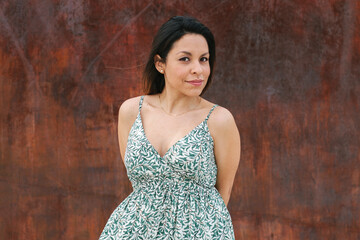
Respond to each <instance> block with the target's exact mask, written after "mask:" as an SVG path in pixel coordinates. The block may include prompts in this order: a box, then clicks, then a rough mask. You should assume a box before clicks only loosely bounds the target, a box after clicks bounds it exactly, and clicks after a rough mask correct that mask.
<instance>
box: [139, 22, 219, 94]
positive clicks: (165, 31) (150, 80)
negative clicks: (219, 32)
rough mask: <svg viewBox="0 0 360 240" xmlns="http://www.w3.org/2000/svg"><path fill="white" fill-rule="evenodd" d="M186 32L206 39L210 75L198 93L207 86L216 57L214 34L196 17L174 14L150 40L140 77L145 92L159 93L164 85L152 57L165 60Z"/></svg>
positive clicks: (162, 77)
mask: <svg viewBox="0 0 360 240" xmlns="http://www.w3.org/2000/svg"><path fill="white" fill-rule="evenodd" d="M188 33H195V34H200V35H202V36H203V37H204V38H205V39H206V42H207V45H208V48H209V55H210V56H209V65H210V75H209V78H208V81H207V83H206V85H205V87H204V89H203V91H202V92H201V94H200V95H202V94H203V93H204V92H205V91H206V89H207V88H208V87H209V85H210V83H211V79H212V73H213V69H214V64H215V58H216V56H215V39H214V36H213V34H212V33H211V31H210V29H209V28H207V27H206V26H205V25H204V24H202V23H200V22H199V21H198V20H197V19H195V18H192V17H185V16H176V17H172V18H170V19H169V20H168V21H167V22H166V23H164V24H163V25H162V26H161V27H160V29H159V31H158V32H157V34H156V35H155V37H154V40H153V42H152V49H151V52H150V55H149V58H148V61H147V63H146V66H145V69H144V72H143V77H142V78H143V84H144V92H145V94H149V95H152V94H157V93H161V92H162V91H163V89H164V87H165V79H164V75H163V74H161V73H159V72H158V71H157V69H156V68H155V63H154V57H155V56H156V55H157V54H158V55H159V56H160V57H161V59H162V61H166V57H167V55H168V53H169V51H170V50H171V48H172V46H173V45H174V43H175V42H176V41H177V40H179V39H180V38H181V37H182V36H184V35H185V34H188Z"/></svg>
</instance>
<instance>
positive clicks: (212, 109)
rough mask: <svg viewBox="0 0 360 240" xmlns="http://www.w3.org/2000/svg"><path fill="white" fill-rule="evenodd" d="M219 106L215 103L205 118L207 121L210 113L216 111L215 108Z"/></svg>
mask: <svg viewBox="0 0 360 240" xmlns="http://www.w3.org/2000/svg"><path fill="white" fill-rule="evenodd" d="M217 106H218V105H217V104H215V105H214V106H213V107H212V108H211V109H210V111H209V114H208V115H207V116H206V118H205V121H207V120H208V119H209V117H210V114H211V113H212V111H214V109H215V108H216V107H217Z"/></svg>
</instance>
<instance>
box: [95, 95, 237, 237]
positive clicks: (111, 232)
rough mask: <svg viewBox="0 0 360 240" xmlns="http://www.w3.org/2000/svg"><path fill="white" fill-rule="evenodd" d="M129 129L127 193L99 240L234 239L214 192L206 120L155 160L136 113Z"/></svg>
mask: <svg viewBox="0 0 360 240" xmlns="http://www.w3.org/2000/svg"><path fill="white" fill-rule="evenodd" d="M143 99H144V96H141V98H140V103H139V113H138V115H137V118H136V120H135V122H134V124H133V126H132V128H131V130H130V133H129V137H128V142H127V148H126V151H125V160H124V162H125V166H126V169H127V175H128V177H129V179H130V181H131V183H132V186H133V189H134V190H133V192H132V193H130V195H129V196H128V197H127V198H126V199H125V200H124V201H123V202H121V203H120V205H119V206H118V207H117V208H116V209H115V210H114V212H113V213H112V214H111V216H110V218H109V220H108V222H107V224H106V226H105V228H104V230H103V232H102V234H101V236H100V240H105V239H147V240H148V239H235V237H234V230H233V225H232V221H231V217H230V214H229V212H228V209H227V208H226V205H225V203H224V201H223V199H222V197H221V195H220V194H219V192H218V191H217V189H216V188H215V183H216V175H217V166H216V162H215V157H214V151H213V150H214V143H213V139H212V137H211V135H210V132H209V129H208V125H207V120H208V118H209V116H210V114H211V112H212V111H213V110H214V108H215V107H216V106H217V105H214V106H213V107H212V109H211V110H210V112H209V114H208V115H207V117H206V118H205V120H204V121H203V122H201V123H200V124H199V125H198V126H196V127H195V128H194V129H193V130H192V131H191V132H189V133H188V134H187V135H186V136H184V137H183V138H181V139H180V140H179V141H177V142H176V143H175V144H174V145H173V146H172V147H171V148H170V149H169V150H168V151H167V152H166V154H165V155H164V156H163V157H161V156H160V155H159V153H158V152H157V151H156V150H155V148H154V147H153V146H152V145H151V144H150V142H149V140H148V139H147V137H146V136H145V131H144V128H143V124H142V120H141V115H140V110H141V106H142V102H143Z"/></svg>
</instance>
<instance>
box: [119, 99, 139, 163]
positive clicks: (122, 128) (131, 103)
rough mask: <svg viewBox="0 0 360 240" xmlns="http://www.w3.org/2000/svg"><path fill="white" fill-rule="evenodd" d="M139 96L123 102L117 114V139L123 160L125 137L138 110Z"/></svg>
mask: <svg viewBox="0 0 360 240" xmlns="http://www.w3.org/2000/svg"><path fill="white" fill-rule="evenodd" d="M139 101H140V97H135V98H130V99H128V100H126V101H125V102H123V103H122V104H121V106H120V108H119V114H118V117H119V118H118V140H119V147H120V155H121V158H122V160H123V162H124V158H125V149H126V144H127V139H128V136H129V133H130V129H131V126H132V125H133V123H134V121H135V119H136V117H137V114H138V110H139V107H138V106H139Z"/></svg>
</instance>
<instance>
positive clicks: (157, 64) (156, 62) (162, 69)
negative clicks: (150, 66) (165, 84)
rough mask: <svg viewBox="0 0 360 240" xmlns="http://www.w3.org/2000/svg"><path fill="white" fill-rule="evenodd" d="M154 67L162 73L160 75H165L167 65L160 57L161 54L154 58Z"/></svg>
mask: <svg viewBox="0 0 360 240" xmlns="http://www.w3.org/2000/svg"><path fill="white" fill-rule="evenodd" d="M154 65H155V68H156V69H157V70H158V71H159V72H160V73H164V72H165V63H164V61H163V59H162V58H161V57H160V55H159V54H156V55H155V57H154Z"/></svg>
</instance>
